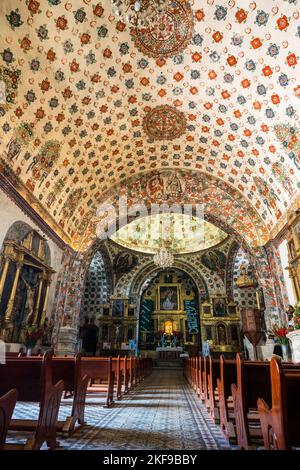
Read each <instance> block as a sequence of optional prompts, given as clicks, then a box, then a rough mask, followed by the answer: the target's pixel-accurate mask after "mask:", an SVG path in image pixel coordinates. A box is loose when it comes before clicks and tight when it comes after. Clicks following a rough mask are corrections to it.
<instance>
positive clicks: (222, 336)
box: [218, 325, 226, 345]
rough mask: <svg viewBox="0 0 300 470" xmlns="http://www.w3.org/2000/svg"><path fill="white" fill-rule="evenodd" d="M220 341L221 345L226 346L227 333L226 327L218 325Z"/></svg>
mask: <svg viewBox="0 0 300 470" xmlns="http://www.w3.org/2000/svg"><path fill="white" fill-rule="evenodd" d="M218 340H219V344H220V345H224V344H226V331H225V326H224V325H218Z"/></svg>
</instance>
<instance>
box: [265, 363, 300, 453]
mask: <svg viewBox="0 0 300 470" xmlns="http://www.w3.org/2000/svg"><path fill="white" fill-rule="evenodd" d="M270 374H271V387H272V401H271V402H269V403H272V408H269V406H268V405H267V404H266V402H265V400H264V399H262V398H259V399H258V401H257V407H258V412H259V417H260V422H261V428H262V433H263V439H264V447H265V449H267V450H288V449H291V448H292V447H299V446H300V403H299V397H300V370H295V368H294V369H289V368H287V367H286V368H284V366H283V365H282V364H281V362H280V361H279V360H278V359H277V358H274V357H273V358H271V362H270Z"/></svg>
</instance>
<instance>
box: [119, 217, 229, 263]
mask: <svg viewBox="0 0 300 470" xmlns="http://www.w3.org/2000/svg"><path fill="white" fill-rule="evenodd" d="M227 236H228V235H227V234H226V233H225V232H223V230H221V229H220V228H218V227H216V226H215V225H213V224H211V223H210V222H207V221H206V220H203V219H200V218H197V217H193V216H189V215H187V214H174V213H172V214H171V213H166V214H156V215H149V216H147V217H142V218H139V219H138V220H134V221H133V222H131V223H129V224H127V225H125V226H124V227H122V228H120V229H119V230H118V231H117V232H116V233H115V234H114V235H113V236H112V237H111V239H112V240H113V241H114V242H116V243H118V244H119V245H122V246H124V247H126V248H130V249H132V250H136V251H141V252H143V253H156V252H157V251H158V250H159V249H160V248H161V246H163V245H166V246H168V248H169V249H170V250H171V251H172V252H173V253H176V254H183V253H192V252H195V251H200V250H205V249H207V248H210V247H212V246H214V245H217V244H219V243H221V242H222V241H223V240H225V239H226V238H227Z"/></svg>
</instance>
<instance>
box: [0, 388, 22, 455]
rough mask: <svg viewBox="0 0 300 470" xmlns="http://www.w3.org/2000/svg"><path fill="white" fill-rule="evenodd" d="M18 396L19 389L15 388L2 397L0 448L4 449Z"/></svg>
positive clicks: (0, 399)
mask: <svg viewBox="0 0 300 470" xmlns="http://www.w3.org/2000/svg"><path fill="white" fill-rule="evenodd" d="M17 398H18V391H17V390H16V389H15V388H13V389H12V390H10V391H9V392H7V393H6V394H5V395H3V396H2V397H0V450H2V449H3V447H4V444H5V439H6V435H7V430H8V426H9V423H10V420H11V417H12V415H13V412H14V409H15V406H16V402H17Z"/></svg>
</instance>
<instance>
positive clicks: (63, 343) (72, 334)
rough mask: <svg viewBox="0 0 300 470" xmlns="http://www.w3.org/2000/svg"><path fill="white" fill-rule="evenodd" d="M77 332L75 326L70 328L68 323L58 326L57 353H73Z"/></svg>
mask: <svg viewBox="0 0 300 470" xmlns="http://www.w3.org/2000/svg"><path fill="white" fill-rule="evenodd" d="M77 333H78V331H77V328H72V327H71V326H69V325H66V326H62V327H61V328H60V330H59V334H58V341H57V346H56V354H57V355H59V356H64V355H65V354H68V355H72V354H74V353H75V350H76V343H77Z"/></svg>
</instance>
